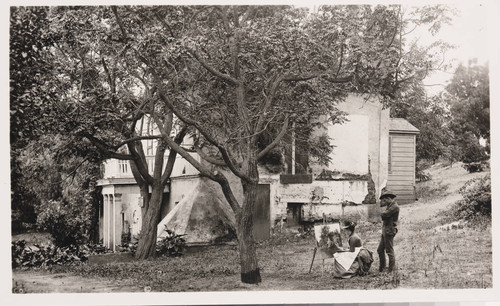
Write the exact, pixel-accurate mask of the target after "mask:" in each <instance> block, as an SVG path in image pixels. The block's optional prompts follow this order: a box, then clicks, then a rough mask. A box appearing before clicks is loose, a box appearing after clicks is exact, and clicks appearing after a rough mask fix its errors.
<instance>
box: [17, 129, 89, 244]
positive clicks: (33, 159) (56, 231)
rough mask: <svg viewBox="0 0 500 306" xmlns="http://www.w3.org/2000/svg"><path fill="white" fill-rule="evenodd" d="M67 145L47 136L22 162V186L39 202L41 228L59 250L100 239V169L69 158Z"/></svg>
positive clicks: (23, 155) (22, 156)
mask: <svg viewBox="0 0 500 306" xmlns="http://www.w3.org/2000/svg"><path fill="white" fill-rule="evenodd" d="M65 144H67V142H65V141H64V137H62V136H55V137H54V136H49V135H47V136H43V137H41V138H40V139H39V140H37V141H33V142H32V143H31V144H29V145H28V146H26V147H25V148H24V150H23V151H22V153H21V154H20V156H19V158H18V160H19V161H20V164H21V170H22V172H23V173H24V178H23V180H21V183H22V185H23V186H26V187H25V188H26V189H28V190H29V191H30V192H31V193H32V194H33V199H34V201H35V202H34V203H33V206H34V209H35V212H36V214H37V225H38V227H39V228H41V229H43V230H46V231H48V232H49V233H50V234H51V235H52V236H53V238H54V240H55V243H56V245H57V246H67V245H72V244H81V243H86V242H88V241H89V239H92V238H95V237H96V236H97V233H96V232H95V231H94V229H95V225H96V222H97V205H98V201H97V197H98V194H97V190H96V189H95V184H96V180H97V178H98V176H99V166H98V165H96V164H92V163H87V162H86V159H83V158H80V157H76V156H75V155H74V154H72V153H69V154H68V153H67V151H68V149H67V148H66V147H65Z"/></svg>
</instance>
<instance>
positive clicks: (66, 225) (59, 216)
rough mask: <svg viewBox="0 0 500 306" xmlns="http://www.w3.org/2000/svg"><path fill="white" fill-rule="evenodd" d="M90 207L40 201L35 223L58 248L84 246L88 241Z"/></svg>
mask: <svg viewBox="0 0 500 306" xmlns="http://www.w3.org/2000/svg"><path fill="white" fill-rule="evenodd" d="M90 209H91V207H90V206H89V205H83V204H82V205H79V204H78V203H74V204H70V203H66V202H64V201H54V200H49V201H42V203H41V204H40V207H39V208H38V218H37V223H38V225H39V227H40V228H41V229H42V230H44V231H47V232H48V233H50V234H51V235H52V237H53V238H54V243H55V245H56V246H58V247H63V246H70V245H80V244H85V243H87V242H88V240H89V233H88V230H87V229H89V228H90V227H91V222H92V220H91V212H90Z"/></svg>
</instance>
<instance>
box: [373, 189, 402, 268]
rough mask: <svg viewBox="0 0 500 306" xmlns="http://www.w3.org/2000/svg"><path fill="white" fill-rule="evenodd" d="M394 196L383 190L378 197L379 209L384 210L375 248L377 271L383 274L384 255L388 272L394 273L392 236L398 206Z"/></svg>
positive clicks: (395, 229) (394, 262)
mask: <svg viewBox="0 0 500 306" xmlns="http://www.w3.org/2000/svg"><path fill="white" fill-rule="evenodd" d="M395 198H396V195H395V194H394V193H392V192H391V191H389V190H384V191H383V192H382V194H381V195H380V207H385V208H386V209H385V210H384V211H382V212H381V214H380V217H381V218H382V235H381V237H380V243H379V245H378V248H377V253H378V257H379V260H380V261H379V263H380V265H379V271H380V272H384V271H385V269H386V260H385V254H386V253H387V257H389V270H388V272H392V271H394V269H395V268H396V255H395V253H394V236H396V233H397V232H398V228H397V222H398V218H399V206H398V203H397V202H396V200H395Z"/></svg>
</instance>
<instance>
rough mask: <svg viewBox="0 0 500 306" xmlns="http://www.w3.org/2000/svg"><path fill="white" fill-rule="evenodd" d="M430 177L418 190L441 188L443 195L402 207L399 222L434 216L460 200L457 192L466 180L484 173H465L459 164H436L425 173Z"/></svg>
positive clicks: (420, 219) (416, 220)
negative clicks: (448, 165) (443, 166)
mask: <svg viewBox="0 0 500 306" xmlns="http://www.w3.org/2000/svg"><path fill="white" fill-rule="evenodd" d="M427 172H428V173H429V174H431V176H432V178H433V179H432V180H430V181H427V182H424V183H421V185H420V186H419V188H424V187H425V186H430V187H431V189H433V188H442V189H443V190H445V191H443V193H441V194H436V197H430V198H424V199H420V200H419V201H416V202H414V203H411V204H406V205H402V206H401V207H402V209H401V212H400V214H401V222H403V223H404V222H418V221H422V220H426V219H429V218H431V217H433V216H435V215H436V214H437V213H438V212H440V211H442V210H445V209H447V208H448V207H449V206H450V205H452V204H454V203H455V202H456V201H458V200H460V199H462V196H461V195H460V194H459V193H458V190H459V189H460V188H461V187H462V186H463V185H464V184H465V182H467V181H468V180H471V179H474V178H478V177H483V176H485V175H486V173H485V172H480V173H467V171H466V170H465V169H464V168H463V167H461V166H460V165H459V164H455V165H454V166H453V167H451V168H449V167H445V168H442V167H441V165H440V164H437V165H435V166H433V167H431V168H430V169H429V171H427Z"/></svg>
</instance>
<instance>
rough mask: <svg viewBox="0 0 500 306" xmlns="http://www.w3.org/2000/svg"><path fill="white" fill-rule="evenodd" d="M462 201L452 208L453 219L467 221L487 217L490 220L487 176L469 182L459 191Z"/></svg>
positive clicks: (488, 181) (489, 192)
mask: <svg viewBox="0 0 500 306" xmlns="http://www.w3.org/2000/svg"><path fill="white" fill-rule="evenodd" d="M459 193H460V194H461V195H462V197H463V199H462V200H460V201H458V202H456V203H455V204H454V206H453V208H452V213H453V216H454V217H455V218H458V219H464V220H469V221H477V220H480V219H481V217H487V218H488V219H490V220H491V178H490V176H489V175H487V176H485V177H482V178H475V179H472V180H469V181H467V182H466V183H465V185H464V186H462V187H461V188H460V190H459Z"/></svg>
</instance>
